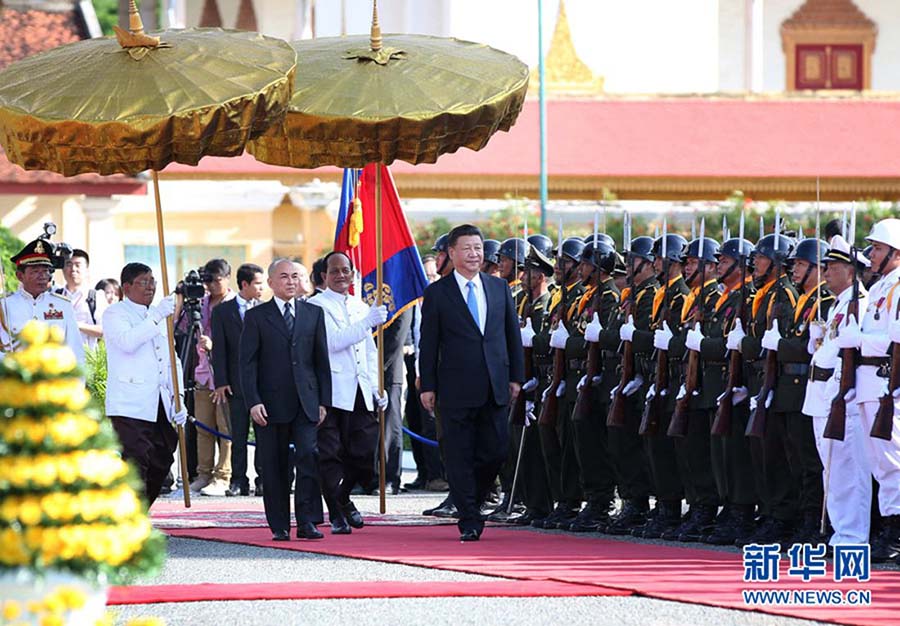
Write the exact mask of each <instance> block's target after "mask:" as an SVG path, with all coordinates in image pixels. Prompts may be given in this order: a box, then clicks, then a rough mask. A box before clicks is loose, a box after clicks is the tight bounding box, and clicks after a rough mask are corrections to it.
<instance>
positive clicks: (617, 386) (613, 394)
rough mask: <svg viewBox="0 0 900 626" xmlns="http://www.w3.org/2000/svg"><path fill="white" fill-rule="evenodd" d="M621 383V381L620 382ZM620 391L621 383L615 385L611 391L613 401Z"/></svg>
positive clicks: (610, 398)
mask: <svg viewBox="0 0 900 626" xmlns="http://www.w3.org/2000/svg"><path fill="white" fill-rule="evenodd" d="M620 384H621V383H620ZM618 392H619V385H616V386H615V387H613V388H612V389H611V390H610V392H609V401H610V402H612V401H613V400H614V399H615V398H616V394H617V393H618Z"/></svg>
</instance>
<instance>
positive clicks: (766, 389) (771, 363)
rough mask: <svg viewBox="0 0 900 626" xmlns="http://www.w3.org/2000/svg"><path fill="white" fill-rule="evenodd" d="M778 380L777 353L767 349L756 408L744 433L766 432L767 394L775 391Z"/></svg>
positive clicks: (757, 434)
mask: <svg viewBox="0 0 900 626" xmlns="http://www.w3.org/2000/svg"><path fill="white" fill-rule="evenodd" d="M777 382H778V353H777V352H776V351H775V350H769V351H768V352H767V353H766V363H765V366H764V369H763V385H762V388H761V389H760V390H759V395H757V396H756V410H755V411H753V413H752V414H751V415H750V421H748V422H747V430H745V431H744V434H745V435H746V436H748V437H764V436H765V434H766V422H768V420H769V408H768V407H767V406H766V403H767V402H768V399H769V396H772V395H773V394H774V393H775V385H776V383H777Z"/></svg>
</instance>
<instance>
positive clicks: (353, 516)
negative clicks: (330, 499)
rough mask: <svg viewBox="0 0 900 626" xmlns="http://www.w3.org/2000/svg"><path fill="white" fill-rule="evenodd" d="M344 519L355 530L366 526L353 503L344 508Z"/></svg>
mask: <svg viewBox="0 0 900 626" xmlns="http://www.w3.org/2000/svg"><path fill="white" fill-rule="evenodd" d="M342 508H343V510H344V517H346V518H347V522H348V523H349V524H350V526H352V527H353V528H362V527H363V526H365V522H364V521H363V516H362V514H361V513H360V512H359V511H357V510H356V505H354V504H353V503H352V502H348V503H347V504H345V505H344V506H343V507H342Z"/></svg>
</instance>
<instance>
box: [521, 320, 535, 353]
mask: <svg viewBox="0 0 900 626" xmlns="http://www.w3.org/2000/svg"><path fill="white" fill-rule="evenodd" d="M519 332H520V333H521V334H522V347H523V348H533V347H534V336H535V335H536V334H537V333H536V332H534V328H533V327H532V326H531V318H530V317H529V318H528V319H526V320H525V326H524V327H523V328H522V330H521V331H519Z"/></svg>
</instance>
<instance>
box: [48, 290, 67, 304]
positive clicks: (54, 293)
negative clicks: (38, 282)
mask: <svg viewBox="0 0 900 626" xmlns="http://www.w3.org/2000/svg"><path fill="white" fill-rule="evenodd" d="M50 295H51V296H56V297H57V298H60V299H61V300H65V301H66V302H71V301H72V300H71V299H69V297H68V296H64V295H63V294H61V293H56V292H55V291H51V292H50Z"/></svg>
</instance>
